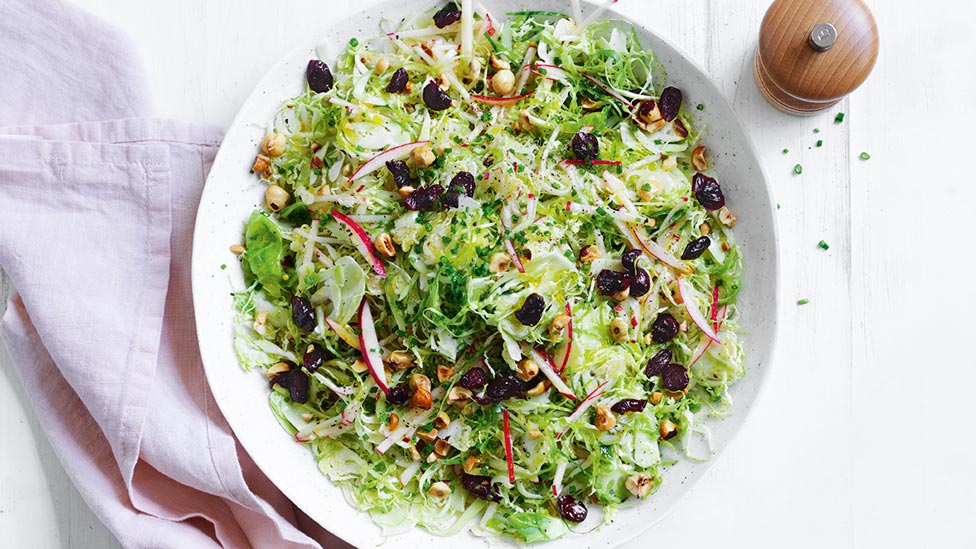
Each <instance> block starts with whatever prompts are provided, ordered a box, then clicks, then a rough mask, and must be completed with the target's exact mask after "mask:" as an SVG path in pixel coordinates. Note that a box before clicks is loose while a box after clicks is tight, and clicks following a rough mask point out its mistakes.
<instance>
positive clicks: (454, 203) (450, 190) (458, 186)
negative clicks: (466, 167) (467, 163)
mask: <svg viewBox="0 0 976 549" xmlns="http://www.w3.org/2000/svg"><path fill="white" fill-rule="evenodd" d="M462 194H463V195H465V196H467V197H469V198H471V197H473V196H474V176H473V175H471V172H458V174H457V175H455V176H454V178H452V179H451V182H450V183H449V184H448V185H447V192H445V193H444V198H442V199H441V201H442V202H443V203H444V205H445V206H447V207H448V208H457V207H458V198H459V197H460V196H461V195H462Z"/></svg>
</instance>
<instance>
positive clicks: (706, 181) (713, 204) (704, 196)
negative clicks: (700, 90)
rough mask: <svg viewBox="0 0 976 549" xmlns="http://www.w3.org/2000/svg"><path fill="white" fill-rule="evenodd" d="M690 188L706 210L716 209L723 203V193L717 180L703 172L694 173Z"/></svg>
mask: <svg viewBox="0 0 976 549" xmlns="http://www.w3.org/2000/svg"><path fill="white" fill-rule="evenodd" d="M691 190H692V191H693V192H694V193H695V198H697V199H698V202H701V205H702V207H703V208H705V209H706V210H717V209H719V208H721V207H722V206H724V205H725V195H724V194H722V187H721V186H720V185H719V184H718V181H715V179H713V178H711V177H708V176H707V175H705V174H703V173H696V174H695V176H694V177H693V178H692V183H691Z"/></svg>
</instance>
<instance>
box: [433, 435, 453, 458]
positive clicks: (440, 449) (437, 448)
mask: <svg viewBox="0 0 976 549" xmlns="http://www.w3.org/2000/svg"><path fill="white" fill-rule="evenodd" d="M450 451H451V445H450V444H449V443H448V442H447V441H446V440H444V439H439V440H438V441H437V442H435V443H434V453H435V454H437V455H439V456H441V457H444V456H446V455H447V453H448V452H450Z"/></svg>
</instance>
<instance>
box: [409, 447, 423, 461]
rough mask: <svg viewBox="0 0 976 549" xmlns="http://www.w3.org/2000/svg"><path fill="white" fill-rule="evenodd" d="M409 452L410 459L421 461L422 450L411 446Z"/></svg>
mask: <svg viewBox="0 0 976 549" xmlns="http://www.w3.org/2000/svg"><path fill="white" fill-rule="evenodd" d="M407 452H408V453H409V454H410V459H412V460H414V461H420V450H418V449H417V447H416V446H411V447H410V449H409V450H407Z"/></svg>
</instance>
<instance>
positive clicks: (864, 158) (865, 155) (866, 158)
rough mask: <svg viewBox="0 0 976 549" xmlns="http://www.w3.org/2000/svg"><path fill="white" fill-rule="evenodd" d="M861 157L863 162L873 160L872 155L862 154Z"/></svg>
mask: <svg viewBox="0 0 976 549" xmlns="http://www.w3.org/2000/svg"><path fill="white" fill-rule="evenodd" d="M860 157H861V160H870V159H871V155H870V154H868V153H866V152H862V153H861V154H860Z"/></svg>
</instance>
